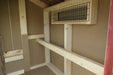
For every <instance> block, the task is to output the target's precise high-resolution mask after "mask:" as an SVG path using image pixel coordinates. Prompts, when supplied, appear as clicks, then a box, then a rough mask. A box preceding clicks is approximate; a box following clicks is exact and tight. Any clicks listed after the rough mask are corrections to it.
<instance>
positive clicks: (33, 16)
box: [26, 0, 45, 66]
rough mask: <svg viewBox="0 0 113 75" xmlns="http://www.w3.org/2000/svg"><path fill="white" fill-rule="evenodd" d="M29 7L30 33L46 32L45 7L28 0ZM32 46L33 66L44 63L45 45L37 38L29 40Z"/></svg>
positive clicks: (28, 21) (31, 58) (27, 6)
mask: <svg viewBox="0 0 113 75" xmlns="http://www.w3.org/2000/svg"><path fill="white" fill-rule="evenodd" d="M26 8H27V24H28V35H36V34H43V33H44V24H43V9H42V8H40V7H38V6H37V5H35V4H33V3H32V2H30V1H29V0H26ZM29 47H30V60H31V66H34V65H38V64H41V63H44V61H45V51H44V47H43V46H41V45H39V44H38V43H36V42H35V40H29Z"/></svg>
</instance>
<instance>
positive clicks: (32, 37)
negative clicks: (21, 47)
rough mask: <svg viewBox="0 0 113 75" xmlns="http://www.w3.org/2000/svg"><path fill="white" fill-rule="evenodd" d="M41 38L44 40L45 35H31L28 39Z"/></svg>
mask: <svg viewBox="0 0 113 75" xmlns="http://www.w3.org/2000/svg"><path fill="white" fill-rule="evenodd" d="M40 38H44V34H38V35H29V36H28V39H29V40H31V39H40Z"/></svg>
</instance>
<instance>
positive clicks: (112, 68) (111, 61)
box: [104, 0, 113, 75]
mask: <svg viewBox="0 0 113 75" xmlns="http://www.w3.org/2000/svg"><path fill="white" fill-rule="evenodd" d="M104 75H113V0H111V9H110V19H109V29H108V39H107V50H106V59H105V68H104Z"/></svg>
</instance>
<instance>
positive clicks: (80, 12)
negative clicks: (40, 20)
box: [52, 3, 90, 21]
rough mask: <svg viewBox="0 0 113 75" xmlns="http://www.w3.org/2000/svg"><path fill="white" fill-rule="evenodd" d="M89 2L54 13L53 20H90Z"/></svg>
mask: <svg viewBox="0 0 113 75" xmlns="http://www.w3.org/2000/svg"><path fill="white" fill-rule="evenodd" d="M88 12H89V3H83V4H79V5H75V6H71V7H67V8H64V9H59V10H57V11H54V12H53V13H52V19H53V21H88V16H89V15H90V14H89V13H88Z"/></svg>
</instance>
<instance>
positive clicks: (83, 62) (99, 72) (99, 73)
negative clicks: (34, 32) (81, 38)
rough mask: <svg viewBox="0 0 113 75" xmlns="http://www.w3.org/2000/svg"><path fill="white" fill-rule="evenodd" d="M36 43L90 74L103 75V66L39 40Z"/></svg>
mask: <svg viewBox="0 0 113 75" xmlns="http://www.w3.org/2000/svg"><path fill="white" fill-rule="evenodd" d="M36 41H37V42H38V43H39V44H41V45H43V46H45V47H47V48H48V49H50V50H51V51H53V52H55V53H57V54H59V55H61V56H63V57H64V58H66V59H68V60H70V61H72V62H74V63H75V64H77V65H79V66H81V67H83V68H85V69H87V70H89V71H90V72H92V73H94V74H96V75H103V72H104V65H102V64H100V63H98V62H96V61H94V60H91V59H89V58H86V57H84V56H81V55H79V54H76V53H73V52H70V51H67V50H65V49H64V48H61V47H59V46H56V45H53V44H51V43H47V42H45V41H43V40H41V39H37V40H36Z"/></svg>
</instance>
